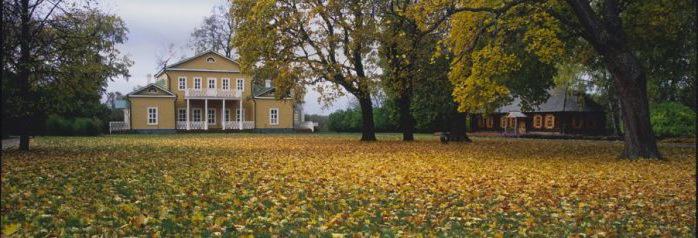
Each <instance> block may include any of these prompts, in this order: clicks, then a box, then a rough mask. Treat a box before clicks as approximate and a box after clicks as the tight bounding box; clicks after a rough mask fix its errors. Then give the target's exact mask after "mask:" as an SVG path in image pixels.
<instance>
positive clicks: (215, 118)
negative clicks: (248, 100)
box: [176, 98, 255, 130]
mask: <svg viewBox="0 0 698 238" xmlns="http://www.w3.org/2000/svg"><path fill="white" fill-rule="evenodd" d="M245 109H246V108H245V106H244V104H243V102H242V100H240V99H207V98H204V99H185V103H184V105H177V108H176V118H177V121H176V129H177V130H251V129H254V127H255V125H254V121H252V120H246V118H247V115H246V114H248V113H245Z"/></svg>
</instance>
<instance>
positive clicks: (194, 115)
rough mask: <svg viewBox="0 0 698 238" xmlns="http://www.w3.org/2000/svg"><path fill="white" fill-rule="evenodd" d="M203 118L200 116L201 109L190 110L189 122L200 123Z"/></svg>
mask: <svg viewBox="0 0 698 238" xmlns="http://www.w3.org/2000/svg"><path fill="white" fill-rule="evenodd" d="M197 112H198V113H199V120H196V113H197ZM203 116H204V115H203V114H201V108H192V109H191V121H194V122H201V121H202V120H203V118H204V117H203Z"/></svg>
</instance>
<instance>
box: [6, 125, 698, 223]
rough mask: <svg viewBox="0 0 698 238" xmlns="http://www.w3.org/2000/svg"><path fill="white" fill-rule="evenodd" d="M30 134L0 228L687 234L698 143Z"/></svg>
mask: <svg viewBox="0 0 698 238" xmlns="http://www.w3.org/2000/svg"><path fill="white" fill-rule="evenodd" d="M354 137H355V136H344V135H336V136H335V135H254V134H188V135H182V134H178V135H167V136H164V135H161V136H145V135H141V136H138V135H119V136H104V137H40V138H37V139H36V140H35V141H34V144H33V150H32V151H31V152H29V153H21V152H18V151H9V152H4V153H3V158H2V224H3V225H2V232H3V234H4V235H6V236H65V235H81V236H82V235H91V234H102V235H106V236H130V235H154V236H168V235H170V234H196V235H204V236H227V235H235V236H237V235H248V234H253V235H255V236H265V235H276V234H280V235H282V236H299V235H303V234H318V235H320V236H322V237H325V236H327V237H342V236H344V237H350V236H354V237H367V236H375V235H378V234H380V235H398V236H411V235H415V234H426V235H429V236H432V235H444V236H455V235H459V236H462V235H466V236H490V237H509V236H525V235H528V236H558V237H559V236H598V237H604V236H609V237H615V236H694V235H695V234H696V218H695V216H694V215H695V213H696V197H695V194H696V170H695V166H696V157H695V152H696V151H695V148H690V147H688V148H686V147H671V146H662V147H661V148H662V152H663V153H664V155H665V157H666V158H667V159H666V160H664V161H650V160H640V161H626V160H618V159H616V156H617V154H618V153H619V151H620V150H621V149H622V144H621V143H619V142H607V141H575V140H564V141H554V140H526V139H502V138H496V139H495V138H476V139H475V142H474V143H470V144H461V143H450V144H447V145H444V144H440V143H439V142H438V141H436V139H435V138H431V137H428V136H424V137H420V140H419V141H416V142H400V141H397V138H396V137H394V136H383V137H382V138H380V139H382V140H381V141H378V142H370V143H362V142H359V141H357V140H356V138H354Z"/></svg>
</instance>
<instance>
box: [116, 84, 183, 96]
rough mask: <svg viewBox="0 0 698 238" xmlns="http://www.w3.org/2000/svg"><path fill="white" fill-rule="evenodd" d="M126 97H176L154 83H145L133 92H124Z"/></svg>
mask: <svg viewBox="0 0 698 238" xmlns="http://www.w3.org/2000/svg"><path fill="white" fill-rule="evenodd" d="M126 97H129V98H130V97H176V96H175V94H174V93H172V92H170V91H168V90H167V89H164V88H162V87H160V86H159V85H158V84H156V83H151V84H148V85H145V86H144V87H142V88H139V89H136V90H134V91H133V92H131V93H129V94H126Z"/></svg>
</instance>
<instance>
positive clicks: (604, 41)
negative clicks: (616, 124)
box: [567, 0, 661, 159]
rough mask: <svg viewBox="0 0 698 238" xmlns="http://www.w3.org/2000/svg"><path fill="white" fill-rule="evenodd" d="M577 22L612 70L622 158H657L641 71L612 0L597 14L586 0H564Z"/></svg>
mask: <svg viewBox="0 0 698 238" xmlns="http://www.w3.org/2000/svg"><path fill="white" fill-rule="evenodd" d="M567 3H568V4H569V5H570V6H571V7H572V10H573V11H574V13H575V15H576V16H577V19H578V20H579V22H580V23H581V25H582V27H583V30H584V33H585V34H583V36H584V38H585V39H586V40H587V41H589V43H591V45H592V46H593V47H594V49H595V50H596V52H598V53H599V54H600V55H601V56H603V58H604V60H605V62H606V68H607V69H608V71H609V72H611V74H613V81H614V84H615V86H616V88H617V90H618V96H619V98H620V108H621V112H622V114H623V116H622V119H623V128H624V129H625V131H624V132H625V133H624V139H625V149H624V150H623V153H622V154H621V157H623V158H629V159H636V158H640V157H643V158H661V157H660V154H659V150H657V140H656V138H655V136H654V132H653V131H652V125H651V124H650V117H649V103H648V100H647V82H646V79H645V73H644V71H643V69H642V66H641V65H640V62H638V60H637V58H636V57H635V56H634V55H633V54H632V51H631V50H630V49H629V48H628V46H627V43H626V39H625V33H624V31H623V28H622V23H621V19H620V8H619V6H618V2H616V0H605V1H604V2H603V5H602V9H601V11H600V12H601V14H603V17H600V16H598V15H597V13H596V12H595V11H594V10H593V9H592V8H591V6H590V5H589V1H588V0H567Z"/></svg>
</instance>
